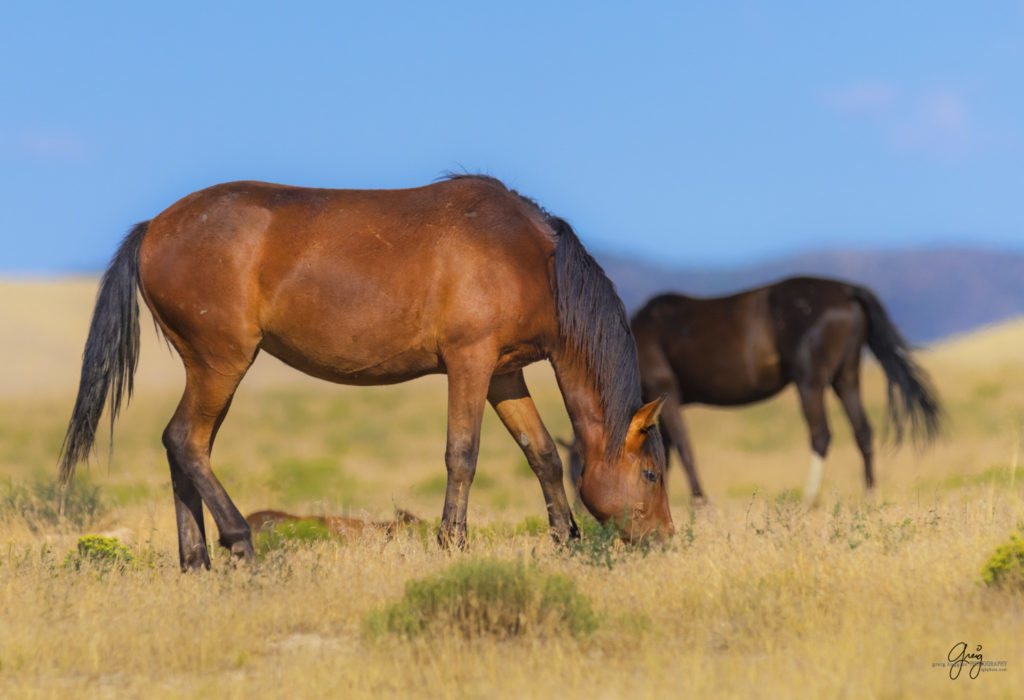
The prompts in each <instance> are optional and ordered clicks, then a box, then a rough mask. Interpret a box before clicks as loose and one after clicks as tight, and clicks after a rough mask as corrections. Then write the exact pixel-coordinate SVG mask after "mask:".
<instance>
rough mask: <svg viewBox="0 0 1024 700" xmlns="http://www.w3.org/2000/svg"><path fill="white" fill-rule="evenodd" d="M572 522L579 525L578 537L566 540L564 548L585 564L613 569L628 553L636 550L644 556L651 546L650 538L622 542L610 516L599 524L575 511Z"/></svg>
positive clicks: (587, 515) (630, 553) (585, 514)
mask: <svg viewBox="0 0 1024 700" xmlns="http://www.w3.org/2000/svg"><path fill="white" fill-rule="evenodd" d="M624 517H625V516H624ZM576 523H577V525H579V528H580V538H579V539H578V540H569V541H568V542H566V544H565V548H566V551H568V552H569V556H570V557H578V558H579V559H580V561H582V562H583V563H584V564H587V565H589V566H601V567H605V568H608V569H613V568H615V566H616V565H617V564H619V563H620V562H622V561H624V560H625V559H627V558H628V557H629V556H630V555H632V554H635V553H638V552H639V553H640V555H641V556H644V557H646V556H647V555H648V554H649V553H650V552H651V549H652V547H654V544H653V540H651V539H650V538H645V539H642V540H639V541H637V542H631V543H628V544H627V543H625V542H623V541H622V537H621V536H620V533H619V529H618V528H617V527H616V526H615V524H614V523H613V522H612V520H611V519H609V520H608V522H606V523H604V524H602V523H599V522H598V521H597V520H596V519H594V518H593V517H591V516H590V515H589V514H587V513H582V512H577V513H576Z"/></svg>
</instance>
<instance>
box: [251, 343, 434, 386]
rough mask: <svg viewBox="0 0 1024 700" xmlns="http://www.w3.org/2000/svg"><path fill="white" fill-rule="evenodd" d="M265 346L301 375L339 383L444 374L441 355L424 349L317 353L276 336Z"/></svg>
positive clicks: (370, 382)
mask: <svg viewBox="0 0 1024 700" xmlns="http://www.w3.org/2000/svg"><path fill="white" fill-rule="evenodd" d="M261 347H262V348H263V349H264V350H265V351H266V352H268V353H270V354H271V355H273V356H274V357H276V358H277V359H279V360H281V361H282V362H284V363H285V364H287V365H290V366H292V367H294V368H295V369H297V370H299V371H301V372H305V373H306V374H309V375H312V376H314V377H318V378H320V379H326V380H327V381H330V382H336V383H338V384H356V385H365V386H374V385H378V384H398V383H400V382H405V381H409V380H410V379H415V378H416V377H422V376H423V375H425V374H437V373H439V372H443V371H444V369H443V366H442V363H441V360H440V358H439V357H438V355H437V353H436V352H432V351H429V350H426V349H423V348H405V349H401V350H389V349H387V348H381V349H380V350H381V351H380V352H378V353H372V352H368V351H367V349H366V348H348V349H347V350H346V349H344V348H338V349H335V350H333V351H332V350H329V349H323V348H318V349H315V350H314V349H310V348H302V347H299V346H296V345H295V344H294V343H290V342H287V341H285V340H283V339H280V338H277V337H275V336H266V337H264V339H263V343H262V345H261Z"/></svg>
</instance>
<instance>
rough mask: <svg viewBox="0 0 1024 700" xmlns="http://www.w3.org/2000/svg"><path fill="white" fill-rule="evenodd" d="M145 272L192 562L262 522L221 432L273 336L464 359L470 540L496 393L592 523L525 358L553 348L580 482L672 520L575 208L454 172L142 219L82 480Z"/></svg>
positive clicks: (613, 298) (89, 355)
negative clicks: (168, 388) (226, 478)
mask: <svg viewBox="0 0 1024 700" xmlns="http://www.w3.org/2000/svg"><path fill="white" fill-rule="evenodd" d="M137 292H138V293H141V295H142V298H143V300H144V301H145V302H146V305H147V306H148V307H149V309H150V311H151V312H152V314H153V318H154V320H155V322H156V324H157V326H158V328H159V329H160V331H161V332H162V333H163V335H164V336H165V337H166V338H167V340H168V341H169V342H170V344H171V345H172V346H173V347H174V348H175V350H176V351H177V352H178V354H179V355H180V356H181V359H182V362H183V364H184V366H185V391H184V394H183V395H182V397H181V401H180V403H179V404H178V408H177V410H176V411H175V412H174V416H173V417H172V418H171V421H170V423H169V424H168V426H167V428H166V429H165V430H164V433H163V443H164V446H165V447H166V449H167V459H168V463H169V465H170V471H171V484H172V487H173V488H172V490H173V494H174V507H175V513H176V517H177V526H178V554H179V558H180V562H181V567H182V569H183V570H186V569H199V568H204V567H205V568H209V566H210V559H209V553H208V552H207V549H206V529H205V523H204V520H203V505H204V504H205V505H206V507H207V508H208V509H209V511H210V514H211V515H212V516H213V519H214V521H215V522H216V524H217V529H218V530H219V534H220V537H219V539H218V541H219V543H220V544H221V545H222V546H223V547H225V548H227V549H228V550H230V552H231V554H232V555H233V557H235V558H237V559H241V560H249V559H251V558H252V556H253V547H252V535H251V531H250V527H249V524H248V523H247V522H246V520H245V518H244V517H242V514H241V513H240V512H239V511H238V508H236V507H235V504H234V503H233V502H232V501H231V498H230V497H229V496H228V494H227V491H225V489H224V487H223V486H222V485H221V483H220V481H219V480H218V479H217V477H216V476H215V475H214V473H213V469H212V467H211V464H210V452H211V450H212V448H213V443H214V439H215V438H216V436H217V431H218V429H219V428H220V426H221V423H222V422H223V420H224V418H225V416H226V415H227V412H228V408H229V407H230V405H231V400H232V398H233V397H234V395H235V390H236V389H237V387H238V384H239V382H241V381H242V378H243V377H244V376H245V373H246V372H247V371H248V369H249V367H250V365H252V362H253V360H254V359H255V358H256V355H257V354H258V353H259V352H260V351H261V350H263V351H266V352H268V353H270V354H271V355H273V356H275V357H277V358H279V359H280V360H282V361H284V362H285V363H286V364H289V365H291V366H292V367H295V368H296V369H299V370H301V371H303V372H306V373H307V374H311V375H313V376H315V377H319V378H321V379H326V380H329V381H333V382H338V383H341V384H357V385H377V384H394V383H397V382H404V381H407V380H410V379H414V378H416V377H419V376H422V375H425V374H437V373H443V374H447V375H448V423H447V424H448V435H447V446H446V449H445V466H446V468H447V472H448V483H447V488H446V491H445V499H444V508H443V510H442V514H441V526H440V529H439V531H438V541H439V543H440V545H441V546H442V547H444V548H448V547H464V546H465V543H466V512H467V508H468V502H469V488H470V485H471V484H472V481H473V475H474V473H475V471H476V464H477V456H478V454H479V448H480V425H481V420H482V417H483V411H484V406H485V404H486V403H488V402H490V404H491V406H492V407H493V408H494V410H495V412H496V413H497V414H498V416H499V418H500V419H501V421H502V422H503V423H504V424H505V427H506V428H507V429H508V431H509V432H510V433H511V434H512V436H513V437H514V438H515V440H516V442H517V443H518V444H519V446H520V447H521V449H522V450H523V453H524V454H525V456H526V459H527V461H528V462H529V464H530V467H531V468H532V469H533V471H534V473H535V474H536V475H537V478H538V480H539V482H540V486H541V491H542V492H543V495H544V500H545V503H546V506H547V514H548V520H549V524H550V527H551V532H552V534H553V536H554V537H555V538H556V539H558V540H564V539H566V538H569V537H578V536H579V529H578V528H577V526H576V522H575V521H574V520H573V517H572V513H571V511H570V509H569V503H568V500H567V498H566V495H565V488H564V486H563V484H562V463H561V460H560V459H559V457H558V450H557V448H556V446H555V444H554V441H553V440H552V439H551V436H550V435H549V434H548V431H547V429H546V428H545V427H544V424H543V423H542V422H541V419H540V416H539V415H538V413H537V409H536V407H535V406H534V403H533V399H532V398H531V397H530V393H529V391H528V390H527V388H526V382H525V381H524V379H523V372H522V370H523V367H525V366H526V365H528V364H530V363H533V362H537V361H539V360H549V361H550V362H551V364H552V366H553V368H554V370H555V375H556V378H557V381H558V386H559V389H560V390H561V392H562V396H563V398H564V400H565V405H566V409H567V411H568V413H569V417H570V419H571V422H572V425H573V430H574V432H575V434H576V439H577V442H578V444H579V445H580V449H581V451H582V455H583V460H584V462H585V463H586V466H587V469H586V476H585V477H584V478H583V480H582V482H581V484H580V492H581V495H582V500H583V503H584V504H585V505H586V507H587V508H588V509H589V510H590V512H591V513H593V514H594V516H595V517H596V518H597V519H598V520H599V521H601V522H608V521H611V522H613V523H614V524H615V526H616V527H618V528H619V531H620V532H621V533H622V536H623V537H624V538H627V539H633V538H639V537H644V536H646V535H648V534H656V535H667V534H670V533H671V532H672V516H671V515H670V513H669V509H668V500H667V498H666V496H665V488H664V481H663V472H664V461H665V454H664V449H663V447H662V444H661V438H660V436H659V434H658V431H657V430H653V431H652V430H651V428H652V427H653V426H654V425H655V424H656V421H657V415H658V411H659V410H660V408H661V401H660V400H654V401H651V402H650V403H648V404H646V405H645V404H643V402H642V401H641V400H640V375H639V368H638V364H637V355H636V346H635V344H634V342H633V337H632V335H631V334H630V330H629V321H628V318H627V316H626V312H625V308H624V307H623V305H622V302H621V300H620V299H619V297H618V296H617V294H616V293H615V288H614V286H613V285H612V283H611V282H610V281H609V280H608V278H607V277H606V276H605V274H604V271H603V270H602V269H601V268H600V266H599V265H598V264H597V263H596V262H595V261H594V259H593V258H592V257H591V256H590V255H589V253H587V251H586V250H585V249H584V247H583V245H582V244H581V243H580V241H579V239H578V238H577V237H576V234H575V232H574V231H573V230H572V227H570V226H569V224H568V223H566V222H565V221H564V220H563V219H560V218H558V217H556V216H553V215H551V214H550V213H548V212H547V211H545V210H544V209H542V208H541V207H539V206H538V205H537V204H536V203H534V202H533V201H531V200H529V199H527V198H525V197H522V196H520V195H519V194H517V193H516V192H514V191H512V190H509V189H508V188H506V187H505V186H504V185H503V184H502V183H501V182H499V181H497V180H495V179H493V178H487V177H479V176H468V175H467V176H453V177H450V178H448V179H446V180H444V181H442V182H437V183H434V184H431V185H427V186H425V187H419V188H414V189H406V190H328V189H312V188H301V187H288V186H284V185H274V184H268V183H263V182H233V183H228V184H223V185H216V186H214V187H210V188H208V189H205V190H201V191H199V192H194V193H192V194H190V195H188V196H186V197H185V198H184V199H181V200H180V201H178V202H177V203H175V204H173V205H171V207H170V208H168V209H166V210H165V211H164V212H162V213H161V214H159V215H157V216H156V218H154V219H153V220H152V221H147V222H144V223H141V224H138V225H137V226H135V228H133V229H132V230H131V232H130V233H129V234H128V235H127V237H126V238H125V239H124V241H123V242H122V243H121V246H120V248H119V249H118V251H117V253H116V254H115V255H114V258H113V260H112V261H111V263H110V265H109V266H108V268H107V271H106V273H105V274H104V275H103V279H102V280H101V282H100V290H99V295H98V297H97V300H96V307H95V309H94V311H93V317H92V322H91V325H90V328H89V337H88V339H87V341H86V345H85V352H84V354H83V361H82V374H81V379H80V381H79V386H78V396H77V399H76V400H75V407H74V409H73V411H72V416H71V420H70V422H69V425H68V430H67V434H66V436H65V439H64V445H63V448H62V455H61V458H60V465H59V466H60V476H61V481H62V482H63V483H64V484H67V483H68V481H69V480H70V479H71V477H72V476H73V473H74V468H75V465H76V464H77V463H78V462H79V461H81V460H83V459H85V458H87V457H88V455H89V453H90V451H91V449H92V446H93V442H94V439H95V434H96V426H97V425H98V423H99V420H100V416H101V415H102V413H103V408H104V403H105V402H106V401H107V399H108V398H109V405H110V417H111V423H113V420H114V419H115V418H116V417H117V414H118V412H119V410H120V407H121V403H122V399H123V398H124V397H125V396H128V397H129V398H130V396H131V391H132V381H133V379H132V378H133V375H134V372H135V368H136V365H137V363H138V355H139V320H138V317H139V311H138V299H137Z"/></svg>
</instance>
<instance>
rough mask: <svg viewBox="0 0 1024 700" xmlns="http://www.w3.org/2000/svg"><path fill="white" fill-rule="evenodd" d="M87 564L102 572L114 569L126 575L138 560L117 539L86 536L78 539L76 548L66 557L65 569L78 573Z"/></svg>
mask: <svg viewBox="0 0 1024 700" xmlns="http://www.w3.org/2000/svg"><path fill="white" fill-rule="evenodd" d="M85 562H89V563H91V564H93V565H94V566H97V567H98V568H100V569H101V570H110V569H113V570H117V571H120V572H122V573H124V572H125V571H127V570H128V569H129V568H131V567H132V566H134V565H135V563H136V558H135V555H134V554H132V553H131V550H129V549H128V548H127V547H125V546H124V545H123V544H121V541H120V540H119V539H117V538H116V537H103V536H102V535H85V536H84V537H79V538H78V544H77V546H76V548H75V549H72V550H71V551H70V552H68V553H67V555H66V556H65V557H64V568H65V569H74V570H75V571H78V570H79V569H81V568H82V564H83V563H85Z"/></svg>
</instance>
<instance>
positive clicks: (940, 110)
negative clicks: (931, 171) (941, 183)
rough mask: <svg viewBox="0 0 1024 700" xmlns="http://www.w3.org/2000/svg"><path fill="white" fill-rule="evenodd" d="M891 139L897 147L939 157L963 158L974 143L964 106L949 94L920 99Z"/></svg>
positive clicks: (974, 139)
mask: <svg viewBox="0 0 1024 700" xmlns="http://www.w3.org/2000/svg"><path fill="white" fill-rule="evenodd" d="M893 135H894V138H895V139H896V142H897V144H898V145H901V146H904V147H907V148H910V149H913V150H920V151H924V152H926V153H932V154H937V155H943V156H957V155H965V154H966V153H967V152H968V151H970V150H971V149H972V147H973V146H974V145H975V141H976V137H975V134H974V129H973V126H972V123H971V119H970V115H969V114H968V110H967V105H966V104H965V103H964V100H963V99H962V98H961V97H960V96H958V95H956V94H953V93H952V92H949V91H939V92H935V93H932V94H929V95H925V96H923V97H921V98H920V99H919V100H918V101H917V102H916V104H914V105H913V106H912V112H911V113H910V114H909V115H907V117H906V119H905V120H904V121H902V122H901V123H899V124H897V125H896V127H895V131H894V134H893Z"/></svg>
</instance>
